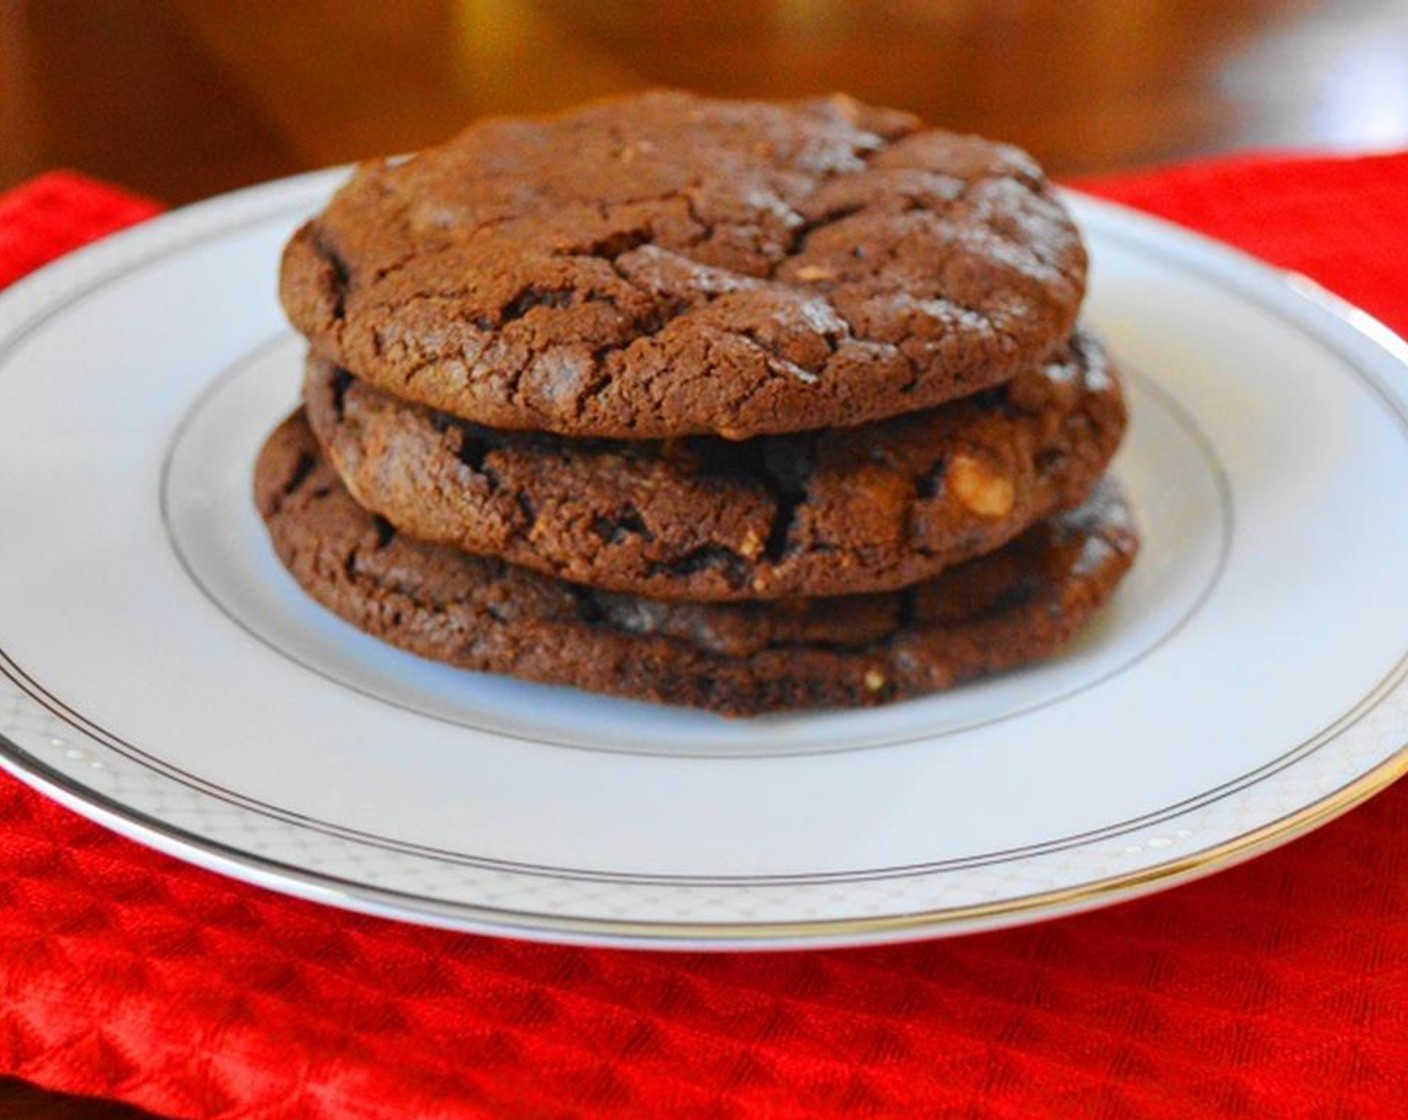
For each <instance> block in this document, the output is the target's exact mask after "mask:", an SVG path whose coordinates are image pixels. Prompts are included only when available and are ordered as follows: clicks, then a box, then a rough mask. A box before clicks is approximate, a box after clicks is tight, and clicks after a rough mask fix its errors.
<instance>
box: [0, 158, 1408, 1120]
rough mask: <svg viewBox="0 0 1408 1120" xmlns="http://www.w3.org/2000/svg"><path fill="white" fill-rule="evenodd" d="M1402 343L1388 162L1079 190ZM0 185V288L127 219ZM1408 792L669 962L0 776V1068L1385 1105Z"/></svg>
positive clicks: (1036, 1109)
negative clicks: (285, 884) (1011, 892)
mask: <svg viewBox="0 0 1408 1120" xmlns="http://www.w3.org/2000/svg"><path fill="white" fill-rule="evenodd" d="M1081 186H1083V187H1084V188H1085V189H1088V190H1093V191H1096V192H1098V193H1100V194H1103V195H1105V196H1107V197H1109V198H1114V199H1117V200H1119V201H1123V202H1126V203H1129V204H1131V205H1135V206H1139V207H1142V208H1144V209H1146V210H1149V211H1152V212H1154V213H1158V214H1161V215H1163V216H1166V217H1169V218H1172V219H1174V220H1176V221H1180V222H1183V223H1185V224H1187V225H1190V226H1193V227H1195V228H1197V229H1201V230H1204V231H1206V232H1208V233H1211V234H1212V235H1214V236H1216V237H1220V238H1224V239H1226V240H1228V241H1231V242H1234V243H1236V244H1239V245H1241V246H1243V247H1245V248H1247V249H1250V250H1251V251H1252V252H1255V253H1258V254H1260V255H1262V256H1264V257H1266V258H1267V259H1269V260H1271V261H1273V262H1275V263H1277V264H1280V265H1284V266H1287V267H1291V268H1295V269H1299V270H1301V271H1303V272H1305V273H1308V274H1309V275H1311V276H1312V277H1314V278H1316V279H1318V280H1319V281H1321V282H1322V283H1324V284H1326V285H1327V286H1329V287H1330V288H1332V289H1334V290H1336V291H1338V292H1339V293H1340V294H1342V295H1344V296H1346V297H1347V298H1349V299H1350V300H1352V301H1354V302H1355V303H1358V304H1360V305H1361V306H1363V307H1365V308H1366V309H1368V310H1369V311H1371V312H1373V313H1374V314H1376V315H1378V316H1380V317H1382V318H1383V319H1385V320H1386V321H1387V322H1388V323H1389V324H1390V325H1391V326H1395V327H1396V328H1397V329H1399V330H1405V329H1408V155H1389V156H1381V157H1372V158H1361V159H1314V160H1309V159H1306V160H1296V159H1284V158H1277V159H1267V158H1262V159H1242V160H1235V161H1223V162H1217V163H1208V164H1202V165H1197V166H1191V167H1182V168H1174V169H1169V170H1161V171H1155V172H1151V173H1147V174H1141V175H1135V176H1126V177H1122V178H1119V179H1111V180H1104V181H1101V182H1095V183H1084V184H1081ZM155 209H156V208H155V206H154V205H153V204H151V203H149V202H147V201H145V200H142V199H137V198H134V197H133V196H131V195H127V194H124V193H121V192H118V191H116V190H113V189H112V188H109V187H106V186H103V185H100V184H95V183H92V182H90V181H87V180H84V179H81V178H79V177H76V176H72V175H65V174H61V175H51V176H45V177H44V178H42V179H38V180H36V181H34V182H32V183H30V184H28V185H27V186H24V187H21V188H19V189H18V190H16V191H13V192H11V193H10V194H9V195H6V196H0V283H4V282H5V281H7V280H9V279H13V278H14V277H16V276H18V275H19V274H21V273H23V272H24V271H26V270H28V269H31V268H34V267H37V266H38V265H39V264H41V263H42V262H43V261H44V260H46V259H48V258H51V257H54V256H57V255H59V254H61V253H62V252H64V251H66V250H68V249H70V248H72V247H73V246H75V245H78V244H80V243H82V242H84V241H86V240H89V239H92V238H94V237H97V236H99V235H101V234H102V233H104V232H106V231H108V230H111V229H114V228H117V227H119V226H122V225H125V224H128V223H130V222H133V221H136V220H138V219H140V218H142V217H145V216H147V215H148V214H150V213H152V212H154V210H155ZM1405 851H1408V785H1399V786H1397V787H1395V788H1393V789H1390V790H1389V791H1387V792H1386V793H1384V794H1382V795H1381V796H1379V797H1378V798H1376V799H1375V800H1373V801H1372V802H1370V803H1369V804H1368V805H1367V806H1365V807H1363V808H1361V809H1359V810H1358V811H1356V812H1354V813H1352V814H1350V815H1349V816H1348V817H1346V818H1344V819H1342V820H1340V821H1338V822H1336V823H1334V824H1332V825H1330V826H1328V827H1327V828H1325V829H1323V830H1322V831H1320V832H1318V833H1316V834H1315V835H1313V836H1310V837H1308V838H1306V839H1303V840H1300V841H1298V842H1296V843H1295V844H1293V845H1291V846H1290V847H1288V848H1285V849H1283V850H1281V851H1279V852H1276V853H1273V854H1271V855H1269V856H1266V857H1265V858H1262V859H1260V860H1257V861H1256V862H1254V863H1252V864H1249V865H1246V866H1243V867H1240V868H1237V869H1234V870H1231V871H1228V872H1226V873H1224V874H1221V875H1218V876H1216V877H1215V878H1213V879H1209V880H1205V881H1203V882H1200V883H1195V884H1193V885H1190V886H1185V887H1181V888H1179V889H1177V890H1174V891H1171V892H1168V893H1167V894H1164V895H1161V896H1158V897H1156V898H1152V899H1148V900H1145V901H1141V902H1136V903H1130V904H1126V905H1123V906H1119V907H1116V908H1114V909H1110V910H1105V911H1102V912H1097V913H1093V914H1088V915H1083V916H1080V917H1075V918H1068V919H1064V920H1061V921H1057V922H1050V923H1047V924H1044V925H1040V926H1035V927H1030V928H1026V929H1021V930H1015V931H1009V932H1003V933H995V934H983V935H977V936H971V937H966V938H961V939H957V940H952V941H942V942H931V943H927V944H916V945H907V946H902V947H896V948H885V949H866V950H847V951H832V952H798V953H786V954H768V955H761V954H742V955H707V954H691V955H684V956H680V955H667V954H649V953H640V952H626V951H606V950H587V949H568V948H554V947H550V946H541V945H530V944H525V943H518V942H512V941H501V940H495V939H491V938H484V937H471V936H464V935H457V934H451V933H443V932H437V931H433V930H425V929H419V928H416V927H412V926H405V925H398V924H395V923H391V922H386V921H380V920H376V919H372V918H364V917H358V916H355V915H350V914H346V913H342V912H340V911H336V910H331V909H326V908H323V907H320V906H316V905H313V904H310V903H304V902H298V901H294V900H290V899H286V898H282V897H280V896H278V895H275V894H272V893H269V892H266V891H262V890H259V889H256V888H253V887H247V886H243V885H241V884H239V883H235V882H233V881H230V880H226V879H223V878H220V877H218V876H215V875H212V874H209V873H207V872H204V871H200V870H197V869H195V868H193V867H188V866H185V865H184V864H181V863H178V862H177V861H175V860H172V859H168V858H166V857H164V856H161V855H158V854H156V853H154V852H151V851H148V850H146V849H145V848H142V847H139V846H138V845H135V844H132V843H130V842H128V841H125V840H122V839H120V838H119V837H117V836H116V835H114V834H111V833H109V832H106V831H105V830H103V829H101V828H98V827H97V826H95V825H92V824H89V823H87V822H86V821H84V820H82V819H80V818H79V817H76V816H74V815H73V814H71V813H69V812H67V811H66V810H64V809H61V808H59V807H58V806H56V805H54V804H52V803H51V802H49V801H47V800H46V799H45V798H43V797H41V796H39V795H37V794H35V793H31V792H30V791H29V790H28V789H27V788H25V787H23V786H21V785H20V784H19V783H17V782H14V781H11V780H9V779H7V778H5V779H0V1072H4V1073H11V1074H15V1075H18V1076H21V1077H25V1078H29V1079H31V1080H33V1081H35V1082H38V1083H40V1084H42V1085H46V1086H49V1087H52V1088H54V1089H62V1090H65V1091H68V1092H75V1093H86V1094H95V1095H102V1096H108V1097H114V1098H119V1099H122V1100H126V1101H130V1102H132V1103H135V1104H138V1105H142V1106H144V1107H146V1108H148V1109H151V1110H153V1111H156V1112H159V1113H164V1114H168V1115H171V1116H179V1117H202V1118H204V1117H219V1118H234V1117H241V1118H246V1117H247V1118H251V1120H252V1118H256V1117H257V1118H259V1120H271V1118H275V1117H279V1118H284V1117H288V1118H297V1120H313V1118H316V1120H325V1118H326V1120H330V1118H332V1117H346V1116H356V1117H383V1116H385V1117H404V1116H434V1117H445V1118H451V1117H508V1116H512V1117H543V1118H547V1117H564V1118H566V1117H580V1116H598V1115H600V1116H612V1117H642V1118H645V1117H651V1118H654V1117H672V1118H690V1117H699V1118H705V1117H708V1118H711V1120H713V1118H720V1120H722V1118H743V1117H759V1118H762V1117H767V1118H776V1117H792V1116H797V1117H808V1118H812V1120H815V1118H824V1117H830V1116H840V1115H846V1116H855V1115H861V1116H883V1117H890V1116H894V1117H915V1116H938V1115H951V1114H952V1115H961V1116H965V1117H974V1118H978V1117H982V1118H986V1117H1012V1118H1022V1120H1029V1118H1032V1117H1045V1116H1052V1117H1080V1118H1082V1120H1088V1118H1103V1117H1110V1118H1114V1117H1121V1118H1122V1117H1127V1116H1134V1115H1138V1116H1154V1117H1164V1116H1167V1117H1177V1118H1179V1120H1184V1118H1186V1117H1189V1116H1196V1117H1203V1116H1247V1117H1263V1116H1288V1117H1301V1116H1303V1117H1331V1116H1355V1117H1390V1116H1392V1117H1397V1116H1399V1115H1401V1114H1402V1112H1403V1109H1404V1104H1403V1097H1404V1094H1403V1092H1402V1089H1401V1086H1402V1085H1403V1082H1404V1079H1405V1076H1408V1075H1405V1072H1404V1071H1405V1070H1408V874H1405V873H1404V872H1403V870H1402V866H1403V863H1404V860H1403V855H1402V853H1404V852H1405Z"/></svg>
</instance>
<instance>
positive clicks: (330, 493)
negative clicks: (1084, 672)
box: [255, 414, 1138, 715]
mask: <svg viewBox="0 0 1408 1120" xmlns="http://www.w3.org/2000/svg"><path fill="white" fill-rule="evenodd" d="M255 498H256V501H257V503H258V507H259V511H260V513H261V515H262V516H263V518H264V520H265V523H266V525H267V526H268V529H269V533H270V537H271V540H272V541H273V544H274V548H275V550H276V551H277V552H278V554H279V556H280V558H281V559H282V561H283V563H284V564H285V566H286V567H287V568H288V569H289V571H290V572H291V573H292V574H293V576H294V578H295V579H297V581H298V582H299V583H300V584H301V585H302V586H303V587H304V589H305V590H306V591H308V592H309V593H310V594H311V595H312V596H313V597H314V598H315V599H317V600H318V601H319V602H320V603H322V604H323V605H324V606H326V607H328V608H329V609H330V610H332V611H333V612H335V613H336V614H338V615H340V616H342V617H343V618H344V619H346V620H347V621H348V622H350V623H352V624H353V625H355V626H357V627H359V628H360V629H362V630H364V631H366V632H367V633H370V634H372V635H375V636H376V637H378V638H381V639H383V640H385V641H387V642H390V643H392V644H394V645H397V646H400V647H401V648H403V649H406V650H409V651H411V652H413V653H417V654H420V655H421V656H424V657H428V658H431V659H434V660H437V661H444V662H449V663H451V664H454V665H459V666H462V667H465V668H469V669H476V670H481V671H487V672H496V673H508V674H512V675H515V676H519V677H523V678H525V679H528V680H534V681H542V682H547V683H553V684H566V685H575V686H578V687H581V688H586V689H591V690H593V691H598V692H607V693H612V694H615V695H618V696H628V697H633V698H636V699H642V700H652V701H658V702H664V703H671V704H686V705H692V706H696V707H703V708H709V709H712V710H714V711H718V712H723V713H726V714H733V715H747V714H755V713H759V712H765V711H773V710H782V709H789V708H815V707H835V706H859V705H869V704H878V703H883V702H886V701H890V700H896V699H902V698H906V697H912V696H919V695H923V694H925V693H930V692H935V691H939V690H942V689H945V688H949V687H951V686H953V685H955V684H958V683H960V682H962V681H964V680H967V679H970V678H973V677H976V676H981V675H984V674H989V673H996V672H1001V671H1003V670H1006V669H1010V668H1014V667H1016V666H1019V665H1023V664H1026V663H1028V662H1031V661H1035V660H1038V659H1041V658H1045V657H1048V656H1051V655H1053V654H1055V653H1057V652H1059V651H1060V650H1061V649H1063V648H1064V647H1065V646H1066V645H1068V644H1069V642H1070V641H1071V640H1072V638H1073V637H1074V636H1075V635H1076V634H1077V633H1078V632H1079V630H1080V629H1081V627H1082V626H1083V625H1084V624H1085V623H1086V622H1087V621H1088V620H1089V618H1090V616H1091V615H1092V614H1093V613H1094V612H1095V611H1096V610H1098V609H1099V608H1100V607H1101V606H1102V605H1103V604H1104V603H1105V602H1106V601H1107V600H1108V598H1109V596H1110V594H1111V593H1112V592H1113V590H1114V588H1115V587H1116V585H1117V584H1118V583H1119V581H1120V579H1121V578H1122V577H1123V575H1124V573H1125V572H1126V571H1127V570H1128V568H1129V566H1130V564H1131V563H1132V561H1133V558H1134V554H1135V552H1136V550H1137V547H1138V545H1137V537H1136V535H1135V532H1134V530H1133V528H1132V525H1131V522H1130V518H1129V514H1128V511H1127V509H1126V508H1125V506H1124V504H1123V502H1122V501H1121V499H1120V498H1119V496H1118V494H1117V493H1116V492H1115V490H1114V489H1113V487H1111V486H1110V485H1109V484H1103V485H1102V486H1101V487H1100V488H1099V489H1098V490H1097V491H1096V493H1095V494H1094V495H1093V496H1092V497H1091V498H1090V499H1089V500H1088V501H1087V502H1086V504H1085V505H1083V506H1081V507H1080V508H1079V509H1077V510H1073V511H1068V512H1067V513H1064V514H1060V515H1057V516H1056V517H1053V518H1051V519H1049V520H1048V521H1045V522H1042V523H1041V524H1039V525H1037V526H1035V527H1033V528H1032V529H1030V530H1028V532H1026V533H1025V534H1023V535H1022V536H1021V537H1019V538H1018V539H1017V540H1016V541H1014V542H1012V543H1010V544H1008V545H1007V546H1005V547H1004V548H1002V549H1000V550H998V551H996V552H993V553H990V554H989V555H987V556H984V557H981V558H979V559H977V560H972V561H969V562H968V563H966V564H962V565H960V566H958V567H955V568H952V569H950V570H949V571H947V572H945V573H944V574H943V575H942V576H940V577H938V578H937V579H934V580H931V581H928V582H925V583H920V584H917V585H915V586H913V587H910V588H907V589H906V590H904V591H902V592H894V593H889V594H877V595H862V596H851V597H847V598H846V599H844V600H840V601H838V600H834V599H794V600H787V601H781V602H775V603H748V604H699V603H662V602H658V601H654V600H650V599H642V598H639V597H635V596H630V595H621V594H617V593H613V592H607V591H598V590H593V589H590V588H584V587H580V586H577V585H574V584H569V583H565V582H562V581H559V580H554V579H550V578H547V577H545V576H542V575H539V574H537V573H535V572H532V571H529V570H527V569H524V568H520V567H516V566H514V565H510V564H505V563H503V562H502V561H500V560H495V559H488V558H483V557H476V556H471V555H469V554H467V553H463V552H460V551H458V550H456V549H453V548H450V547H448V546H445V545H434V544H425V543H421V542H418V541H414V540H411V539H410V538H408V537H406V536H403V535H401V534H399V533H397V532H396V530H395V529H394V528H393V527H392V526H391V525H390V524H389V523H388V522H386V521H385V520H384V519H382V518H379V517H377V516H375V515H373V514H371V513H368V512H366V511H365V510H363V509H362V508H361V507H360V506H358V505H357V504H356V503H355V502H354V501H353V500H352V498H351V496H350V495H349V494H348V493H347V491H346V490H345V489H344V488H343V487H342V485H341V482H340V481H339V479H338V477H337V475H336V474H335V473H334V472H333V471H332V469H331V468H330V467H329V466H327V464H326V463H325V462H324V461H323V460H322V458H321V455H320V451H319V448H318V444H317V442H316V440H315V439H314V437H313V434H312V432H311V431H310V430H309V428H308V426H307V424H306V422H305V421H304V419H303V418H302V416H301V415H300V414H295V415H294V416H293V417H291V418H290V419H289V420H287V421H285V422H284V423H283V424H282V425H281V426H280V427H279V428H278V429H277V430H275V432H274V433H273V434H272V435H271V436H270V438H269V440H268V442H267V443H266V444H265V446H264V449H263V451H262V452H261V454H260V458H259V461H258V464H257V466H256V470H255Z"/></svg>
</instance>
